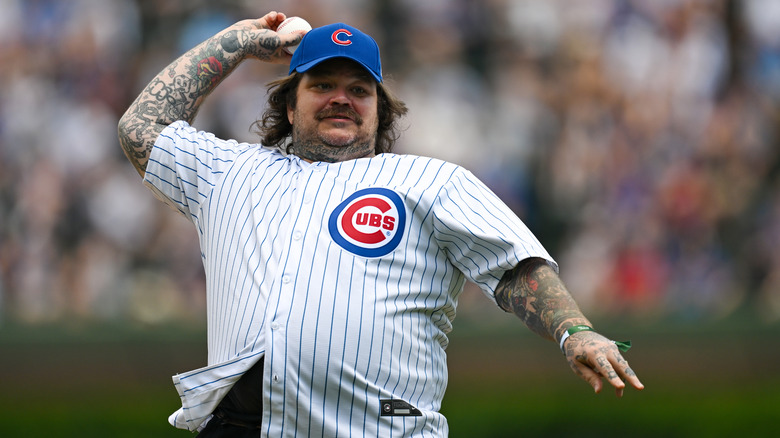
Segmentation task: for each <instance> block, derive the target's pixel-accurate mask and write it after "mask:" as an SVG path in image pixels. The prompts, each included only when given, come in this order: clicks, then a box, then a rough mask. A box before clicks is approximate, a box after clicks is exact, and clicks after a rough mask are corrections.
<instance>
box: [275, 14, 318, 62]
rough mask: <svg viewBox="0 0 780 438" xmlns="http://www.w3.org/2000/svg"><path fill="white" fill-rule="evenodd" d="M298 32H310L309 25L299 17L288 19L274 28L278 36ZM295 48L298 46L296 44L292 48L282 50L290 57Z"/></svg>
mask: <svg viewBox="0 0 780 438" xmlns="http://www.w3.org/2000/svg"><path fill="white" fill-rule="evenodd" d="M299 30H302V31H305V32H308V31H310V30H311V25H310V24H309V22H308V21H306V20H304V19H303V18H301V17H290V18H288V19H286V20H284V21H282V23H281V24H279V27H277V28H276V33H278V34H280V35H286V34H288V33H293V32H297V31H299ZM297 47H298V45H297V44H296V45H294V46H289V47H285V48H284V50H285V51H286V52H287V53H289V54H290V55H292V54H293V53H294V52H295V49H296V48H297Z"/></svg>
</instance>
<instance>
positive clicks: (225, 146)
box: [144, 121, 252, 222]
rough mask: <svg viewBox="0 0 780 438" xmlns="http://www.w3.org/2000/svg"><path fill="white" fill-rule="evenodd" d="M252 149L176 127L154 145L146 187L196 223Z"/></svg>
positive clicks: (180, 125)
mask: <svg viewBox="0 0 780 438" xmlns="http://www.w3.org/2000/svg"><path fill="white" fill-rule="evenodd" d="M250 146H252V145H249V144H245V143H238V142H237V141H235V140H222V139H219V138H217V137H216V136H214V134H211V133H208V132H203V131H197V130H195V129H194V128H193V127H191V126H190V125H189V124H188V123H187V122H184V121H178V122H175V123H172V124H171V125H169V126H168V127H166V128H165V129H164V130H163V131H162V132H161V133H160V136H159V137H158V138H157V141H156V142H155V144H154V148H153V149H152V153H151V156H150V158H149V163H148V165H147V168H146V174H145V176H144V184H145V185H146V186H147V187H149V188H150V189H151V190H152V192H154V194H155V196H157V198H159V199H160V200H161V201H163V202H164V203H165V204H167V205H169V206H170V207H172V208H173V209H175V210H177V211H179V212H180V213H182V214H183V215H184V216H186V217H187V218H189V219H190V220H191V221H193V222H194V221H195V220H196V219H197V216H198V214H199V211H200V206H201V204H203V203H204V202H205V201H206V199H208V196H209V195H210V193H211V191H212V189H213V188H214V186H215V185H216V184H217V182H218V181H219V179H220V178H221V177H222V175H223V174H224V173H225V172H226V171H227V170H228V169H229V168H230V167H231V166H232V165H233V162H234V161H235V159H236V157H237V156H238V155H239V154H240V153H241V152H242V151H243V150H245V149H246V148H247V147H250Z"/></svg>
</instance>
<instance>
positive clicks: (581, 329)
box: [561, 325, 631, 354]
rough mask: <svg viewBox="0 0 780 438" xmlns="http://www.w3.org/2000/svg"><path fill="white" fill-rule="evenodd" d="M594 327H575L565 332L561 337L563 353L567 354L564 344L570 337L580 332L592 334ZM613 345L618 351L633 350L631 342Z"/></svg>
mask: <svg viewBox="0 0 780 438" xmlns="http://www.w3.org/2000/svg"><path fill="white" fill-rule="evenodd" d="M592 331H595V330H593V328H592V327H588V326H587V325H575V326H572V327H569V329H568V330H566V331H565V332H563V336H561V352H562V353H563V354H566V350H564V349H563V343H564V342H566V339H568V338H569V336H571V335H573V334H575V333H578V332H592ZM612 343H613V344H615V345H616V346H617V348H618V350H620V351H622V352H623V353H625V352H626V351H628V350H629V349H630V348H631V341H612Z"/></svg>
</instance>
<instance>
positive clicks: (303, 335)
mask: <svg viewBox="0 0 780 438" xmlns="http://www.w3.org/2000/svg"><path fill="white" fill-rule="evenodd" d="M145 183H146V184H147V185H148V186H149V187H150V188H151V189H152V190H153V191H155V193H156V194H158V196H161V198H162V199H163V200H164V201H165V202H166V203H168V204H169V205H171V206H172V207H174V208H175V209H177V210H178V211H180V212H181V213H183V214H184V215H185V216H186V217H188V218H189V219H190V220H191V221H192V222H193V223H194V224H195V225H196V230H197V232H198V234H199V239H200V242H201V255H202V258H203V263H204V269H205V272H206V278H207V281H206V289H207V305H208V309H207V322H208V336H207V338H208V349H209V354H208V364H209V365H208V366H206V367H204V368H203V369H201V370H195V371H193V372H190V373H185V374H182V375H179V376H175V377H174V384H175V386H176V388H177V391H178V392H179V394H180V396H181V398H182V409H180V410H179V411H177V412H176V413H174V414H173V415H171V417H170V419H169V421H171V422H172V423H173V424H174V425H176V426H178V427H183V428H188V429H190V430H194V429H195V428H197V427H198V425H199V424H201V422H202V421H203V420H204V419H205V418H207V417H208V415H209V413H210V412H211V409H213V407H214V406H215V404H216V403H218V402H219V400H220V399H221V397H222V396H223V395H224V393H225V392H226V391H227V390H228V389H229V388H230V386H231V385H232V384H233V383H235V381H236V380H237V379H238V378H239V377H240V376H241V375H242V373H243V372H245V371H246V369H248V368H249V367H250V366H251V364H253V363H254V361H256V360H257V357H258V355H263V356H264V357H265V369H264V375H263V399H264V412H263V424H264V430H263V432H264V434H266V435H267V436H320V435H326V436H331V435H332V436H377V437H380V436H381V437H385V436H399V435H403V436H431V437H436V436H444V435H446V434H447V422H446V419H444V417H443V416H442V415H441V414H439V413H438V410H439V408H440V407H441V399H442V397H443V394H444V389H445V387H446V384H447V378H448V377H447V369H446V354H445V351H444V350H445V349H446V347H447V343H448V338H447V335H448V333H449V332H450V330H451V329H452V320H453V319H454V317H455V309H456V306H457V301H458V298H459V296H460V293H461V292H462V290H463V286H464V284H465V282H466V281H471V282H474V283H475V284H478V285H479V286H480V287H481V288H482V290H483V291H484V292H485V294H486V295H487V296H488V297H489V298H491V299H492V291H493V289H494V288H495V286H496V284H497V283H498V280H499V279H500V277H501V275H502V274H503V272H505V271H506V270H508V269H511V268H512V267H513V266H514V265H515V264H516V263H517V262H518V261H519V260H522V259H523V258H525V257H528V256H540V257H545V258H548V259H549V255H548V254H547V253H546V251H544V248H542V247H541V245H539V244H538V242H537V241H536V239H535V237H533V235H532V234H531V233H530V232H529V231H528V230H527V228H525V226H524V225H523V224H522V222H521V221H520V220H519V219H517V218H516V217H514V215H513V214H512V213H511V211H509V209H508V208H507V207H506V206H505V205H504V204H503V203H502V202H500V201H499V200H498V199H497V198H496V197H495V195H493V194H492V192H490V191H489V190H488V189H487V188H486V187H484V185H482V184H481V183H480V182H479V181H478V180H476V179H474V178H473V175H471V174H470V173H468V172H466V171H464V170H463V169H461V168H459V167H457V166H455V165H453V164H450V163H445V162H442V161H439V160H434V159H429V158H422V157H413V156H397V155H392V154H383V155H380V156H377V157H374V158H371V159H360V160H354V161H348V162H342V163H334V164H327V163H315V164H308V163H305V162H303V161H301V160H300V159H298V158H297V157H285V156H283V155H282V154H280V153H279V152H275V151H271V150H267V149H263V148H261V147H258V146H256V145H248V144H240V143H237V142H235V141H223V140H220V139H217V138H216V137H214V136H213V135H211V134H208V133H199V132H197V131H195V130H194V129H192V128H191V127H190V126H189V125H187V124H186V123H183V122H177V123H175V124H173V125H171V126H170V127H169V128H167V129H166V130H165V131H163V133H162V135H161V136H160V137H159V139H158V142H157V145H156V146H155V148H154V150H153V152H152V157H151V159H150V161H149V166H148V169H147V172H146V179H145ZM369 188H371V189H372V190H374V189H373V188H381V189H382V190H384V189H389V190H392V192H382V191H376V190H374V191H367V192H365V193H394V194H395V195H393V196H397V199H398V200H397V201H393V202H395V203H396V204H395V206H396V207H393V208H402V209H403V210H404V212H405V216H404V217H405V218H406V219H405V221H404V223H403V224H396V225H397V227H398V228H397V230H403V234H402V235H401V234H399V236H400V240H398V241H397V243H393V245H397V246H393V247H392V248H391V249H390V250H389V252H387V253H386V254H385V255H381V254H383V253H384V252H372V253H371V254H377V255H376V256H373V255H372V256H371V257H366V256H363V255H361V254H360V253H359V250H357V249H354V248H352V247H349V245H346V246H345V247H342V246H341V245H345V244H343V243H338V241H337V240H334V239H333V237H332V234H331V233H333V232H342V231H333V230H332V229H331V230H329V229H328V225H327V224H328V218H329V217H330V216H331V215H335V214H338V208H342V207H340V206H341V205H344V206H346V203H344V200H346V199H347V198H349V197H350V196H352V195H353V194H355V196H357V194H358V193H364V192H359V191H361V190H363V189H369ZM391 198H392V197H391ZM352 199H354V197H353V198H352ZM388 199H389V198H388ZM393 199H395V198H393ZM361 202H362V201H361ZM377 202H378V201H377ZM382 202H386V201H382ZM361 205H362V204H361ZM398 206H400V207H398ZM343 208H345V207H343ZM382 211H384V210H382ZM365 214H366V215H367V214H368V213H365ZM333 217H334V218H335V217H336V216H333ZM366 217H367V216H366ZM392 223H394V224H395V222H392ZM345 229H346V228H345ZM392 229H396V228H392ZM387 235H388V236H389V235H391V233H390V232H388V233H387ZM394 242H396V241H395V240H394ZM366 254H369V253H366ZM380 398H395V399H403V400H405V401H407V402H409V403H411V404H413V405H414V406H415V407H417V408H418V409H420V410H421V411H422V412H423V416H421V417H383V416H380V415H379V399H380Z"/></svg>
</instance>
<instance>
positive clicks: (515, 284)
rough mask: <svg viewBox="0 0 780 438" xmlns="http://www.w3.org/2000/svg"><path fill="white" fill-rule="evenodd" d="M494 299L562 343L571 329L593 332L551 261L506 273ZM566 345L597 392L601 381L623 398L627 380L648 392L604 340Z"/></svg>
mask: <svg viewBox="0 0 780 438" xmlns="http://www.w3.org/2000/svg"><path fill="white" fill-rule="evenodd" d="M495 295H496V301H497V302H498V305H499V306H500V307H501V308H502V309H504V310H505V311H507V312H512V313H514V314H515V315H517V316H518V317H519V318H520V319H521V320H522V321H523V322H524V323H525V325H527V326H528V328H530V329H531V330H532V331H534V332H535V333H537V334H539V335H540V336H542V337H544V338H547V339H551V340H554V341H556V342H558V343H560V340H561V338H562V337H563V336H564V334H565V333H566V332H567V330H568V329H569V328H572V327H575V326H588V327H591V324H590V322H589V321H588V319H587V318H585V316H584V315H583V314H582V312H581V311H580V309H579V307H578V306H577V303H575V302H574V299H573V298H572V297H571V295H570V294H569V292H568V290H567V289H566V286H565V285H564V284H563V282H562V281H561V279H560V278H559V277H558V274H557V273H556V272H555V270H554V269H553V268H552V267H551V266H550V265H549V264H548V263H547V261H546V260H543V259H540V258H529V259H526V260H523V261H522V262H521V263H520V264H519V265H517V266H516V267H515V269H513V270H511V271H508V272H507V273H506V274H504V276H503V277H502V278H501V281H500V282H499V284H498V287H497V288H496V294H495ZM564 342H565V343H564V347H565V349H564V350H565V354H566V360H567V361H568V362H569V366H570V367H571V368H572V370H573V371H574V372H575V373H576V374H577V375H578V376H580V377H581V378H582V379H583V380H585V381H586V382H588V383H590V385H591V386H592V387H593V389H594V390H595V391H596V392H597V393H598V392H601V389H602V380H601V378H602V377H603V378H606V379H607V381H608V382H609V383H610V384H612V386H614V387H615V388H616V391H617V395H618V396H619V397H620V396H622V395H623V388H625V383H624V380H625V381H626V382H628V383H629V384H631V386H633V387H634V388H636V389H642V388H644V385H642V383H641V382H640V381H639V379H638V378H637V376H636V374H634V371H633V370H632V369H631V367H629V366H628V362H626V360H625V359H624V358H623V356H622V355H621V354H620V351H619V350H618V348H617V346H616V345H615V344H614V343H613V342H612V341H610V340H609V339H607V338H605V337H604V336H602V335H600V334H598V333H596V332H595V331H580V332H577V333H574V334H572V335H570V336H569V337H568V338H567V339H566V340H565V341H564Z"/></svg>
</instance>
